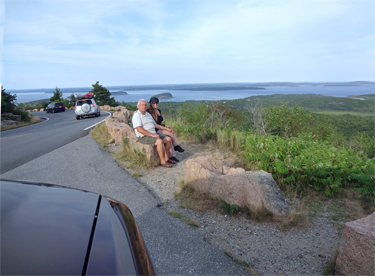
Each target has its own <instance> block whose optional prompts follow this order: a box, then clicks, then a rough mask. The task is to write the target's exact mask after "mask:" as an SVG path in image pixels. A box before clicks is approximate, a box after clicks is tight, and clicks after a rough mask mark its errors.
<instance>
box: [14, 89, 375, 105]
mask: <svg viewBox="0 0 375 276" xmlns="http://www.w3.org/2000/svg"><path fill="white" fill-rule="evenodd" d="M110 92H117V90H110ZM166 92H167V93H171V94H172V96H173V98H172V99H164V100H162V101H163V102H168V101H172V102H184V101H187V100H196V101H202V100H209V101H217V100H234V99H242V98H246V97H250V96H257V95H273V94H284V95H286V94H320V95H324V96H333V97H347V96H350V95H364V94H374V93H375V86H297V87H277V86H275V87H267V88H266V89H265V90H227V91H186V90H139V91H127V93H128V95H118V96H114V97H115V99H116V101H119V102H122V101H124V102H138V101H139V100H140V99H145V100H147V101H148V100H149V99H150V98H151V97H152V96H154V95H156V94H161V93H166ZM12 94H16V95H17V103H24V102H29V101H36V100H42V99H49V98H51V97H52V95H53V94H52V93H45V92H32V93H31V92H21V93H12ZM78 94H82V92H79V93H78ZM70 95H71V93H64V94H63V97H64V98H67V97H69V96H70Z"/></svg>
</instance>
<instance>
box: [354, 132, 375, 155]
mask: <svg viewBox="0 0 375 276" xmlns="http://www.w3.org/2000/svg"><path fill="white" fill-rule="evenodd" d="M350 147H351V148H352V149H353V150H355V151H362V152H363V153H364V154H366V155H367V157H369V158H373V157H374V154H375V137H374V136H373V137H370V135H368V134H367V133H365V132H360V133H358V134H357V135H355V136H353V137H352V139H351V140H350Z"/></svg>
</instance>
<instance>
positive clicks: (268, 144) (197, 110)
mask: <svg viewBox="0 0 375 276" xmlns="http://www.w3.org/2000/svg"><path fill="white" fill-rule="evenodd" d="M262 104H263V103H262V102H260V101H255V102H253V103H248V107H247V108H246V109H247V112H244V111H240V110H238V109H231V108H229V107H228V106H226V105H223V104H222V103H220V102H211V103H210V104H207V103H206V104H201V105H200V106H198V107H196V106H193V105H192V104H191V103H190V102H185V103H184V104H183V105H182V106H181V107H178V108H177V110H176V111H175V112H168V109H167V110H166V111H164V113H163V115H165V117H166V120H167V123H168V125H170V126H172V127H173V129H174V130H175V131H176V133H177V135H178V136H182V137H184V138H192V137H193V138H195V139H196V140H198V141H200V142H201V143H208V142H210V143H214V144H215V145H216V146H217V147H219V148H222V149H223V150H231V151H233V152H235V153H236V154H237V156H238V159H239V163H240V164H242V166H243V167H244V168H246V169H248V170H249V169H252V170H254V169H260V170H264V171H267V172H269V173H272V175H273V177H274V179H275V181H276V182H277V183H278V185H279V186H280V188H281V189H282V191H283V192H285V191H287V190H290V189H292V190H294V191H296V192H297V194H298V196H305V195H307V194H308V192H309V190H313V191H317V192H319V193H322V194H324V195H325V196H327V197H330V198H334V197H337V196H338V195H340V194H342V193H343V191H344V190H345V189H347V188H350V189H352V190H355V191H358V192H359V193H360V195H361V198H362V200H363V203H364V204H365V205H367V206H370V205H374V203H375V190H374V185H373V183H374V178H375V173H374V167H375V166H374V165H375V159H374V144H375V140H374V134H373V130H370V128H371V126H373V117H372V120H368V121H367V120H364V121H362V122H363V125H362V129H358V128H357V129H356V131H357V133H356V134H353V133H351V134H350V135H349V134H345V133H343V132H342V128H338V127H336V126H335V125H334V124H333V123H332V121H331V120H330V119H327V118H322V119H320V120H317V117H316V116H315V114H313V113H311V112H309V111H307V110H305V109H303V108H301V107H298V106H295V107H288V106H287V105H281V106H273V107H270V108H264V107H263V106H262ZM347 117H348V118H350V120H342V121H340V124H345V123H348V124H349V125H350V124H351V123H352V122H354V121H355V120H357V118H353V119H352V118H351V116H350V115H349V116H347ZM357 122H358V120H357ZM360 126H361V125H360ZM344 130H345V128H344ZM360 130H364V131H360ZM367 130H368V131H367Z"/></svg>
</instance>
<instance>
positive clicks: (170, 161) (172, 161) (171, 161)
mask: <svg viewBox="0 0 375 276" xmlns="http://www.w3.org/2000/svg"><path fill="white" fill-rule="evenodd" d="M167 162H168V163H169V164H176V163H177V162H176V161H174V160H172V159H171V158H169V159H168V160H167Z"/></svg>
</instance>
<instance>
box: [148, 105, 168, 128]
mask: <svg viewBox="0 0 375 276" xmlns="http://www.w3.org/2000/svg"><path fill="white" fill-rule="evenodd" d="M158 110H159V113H160V116H159V115H158V120H157V121H156V123H157V124H158V125H161V126H165V125H164V124H162V123H161V122H163V120H164V119H163V116H161V111H160V109H158ZM147 111H148V113H150V110H149V109H147ZM154 120H155V119H154Z"/></svg>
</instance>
